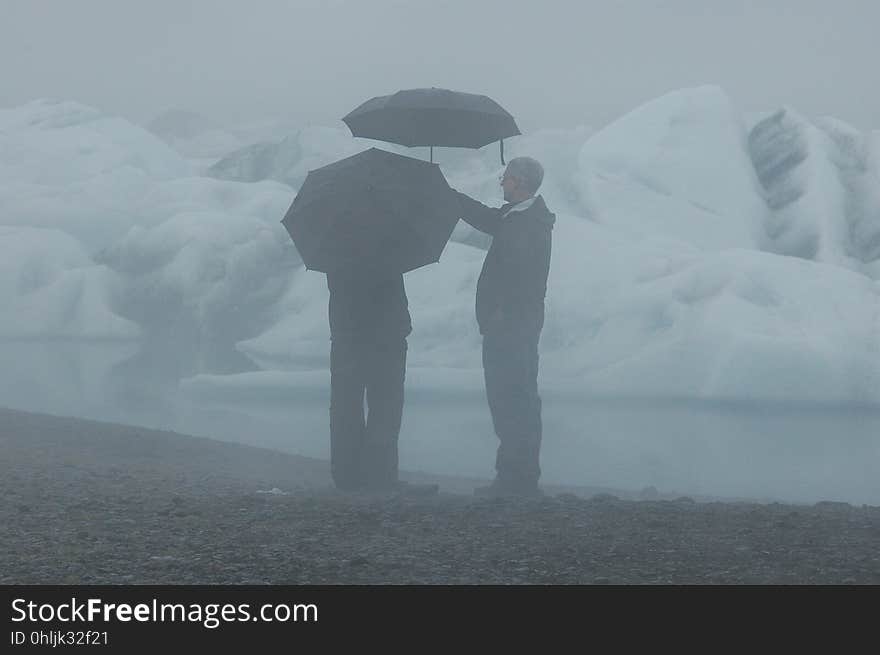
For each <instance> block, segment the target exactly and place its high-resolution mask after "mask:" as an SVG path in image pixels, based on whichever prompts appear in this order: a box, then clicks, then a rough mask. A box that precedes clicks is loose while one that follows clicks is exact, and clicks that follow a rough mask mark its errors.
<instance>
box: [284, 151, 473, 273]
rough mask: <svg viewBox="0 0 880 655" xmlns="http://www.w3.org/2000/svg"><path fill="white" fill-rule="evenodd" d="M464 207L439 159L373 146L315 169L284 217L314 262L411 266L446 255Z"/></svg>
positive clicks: (316, 266) (399, 269) (335, 266)
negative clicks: (434, 161)
mask: <svg viewBox="0 0 880 655" xmlns="http://www.w3.org/2000/svg"><path fill="white" fill-rule="evenodd" d="M458 209H459V208H458V203H457V202H456V200H455V198H454V195H453V194H452V192H451V191H450V188H449V185H448V184H447V182H446V178H444V177H443V173H441V172H440V167H439V166H437V164H432V163H428V162H426V161H422V160H420V159H413V158H412V157H404V156H402V155H397V154H394V153H391V152H387V151H385V150H378V149H376V148H371V149H369V150H365V151H364V152H361V153H359V154H357V155H354V156H352V157H347V158H345V159H341V160H339V161H337V162H334V163H333V164H330V165H328V166H324V167H322V168H318V169H316V170H313V171H309V174H308V175H307V176H306V179H305V181H304V182H303V185H302V187H301V188H300V190H299V193H297V195H296V198H294V200H293V204H292V205H291V206H290V209H288V210H287V214H286V215H285V216H284V219H283V220H282V223H283V224H284V227H285V228H287V231H288V233H289V234H290V236H291V238H292V239H293V242H294V244H295V245H296V248H297V250H298V251H299V254H300V256H301V257H302V260H303V263H305V265H306V268H309V269H312V270H316V271H322V272H325V273H327V272H332V271H336V270H340V269H354V270H363V271H364V272H365V274H366V273H372V272H386V271H390V272H395V273H405V272H406V271H411V270H413V269H415V268H419V267H420V266H424V265H425V264H430V263H433V262H436V261H439V259H440V255H441V254H442V252H443V249H444V247H445V246H446V242H447V241H449V237H450V236H451V235H452V230H453V228H454V227H455V224H456V222H457V221H458Z"/></svg>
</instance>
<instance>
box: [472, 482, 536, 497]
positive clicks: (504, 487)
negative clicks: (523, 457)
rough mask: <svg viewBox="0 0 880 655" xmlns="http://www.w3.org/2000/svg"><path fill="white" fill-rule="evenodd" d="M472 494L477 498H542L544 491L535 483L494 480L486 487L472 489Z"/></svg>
mask: <svg viewBox="0 0 880 655" xmlns="http://www.w3.org/2000/svg"><path fill="white" fill-rule="evenodd" d="M474 495H475V496H477V497H478V498H543V497H544V492H543V491H541V489H540V488H539V487H538V485H537V484H534V485H531V484H529V485H514V484H505V483H503V482H499V481H498V480H495V481H494V482H493V483H492V484H490V485H488V486H486V487H477V488H476V489H474Z"/></svg>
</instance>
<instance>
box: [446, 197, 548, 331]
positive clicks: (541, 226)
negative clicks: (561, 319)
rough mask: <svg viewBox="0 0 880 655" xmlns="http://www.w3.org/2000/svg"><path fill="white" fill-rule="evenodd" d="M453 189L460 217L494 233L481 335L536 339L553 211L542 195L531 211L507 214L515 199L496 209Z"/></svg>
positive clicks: (481, 284)
mask: <svg viewBox="0 0 880 655" xmlns="http://www.w3.org/2000/svg"><path fill="white" fill-rule="evenodd" d="M455 193H456V194H457V195H458V198H459V202H460V205H461V218H462V220H464V221H465V222H467V223H468V224H469V225H472V226H473V227H475V228H477V229H478V230H481V231H483V232H486V233H487V234H491V235H492V245H491V246H489V252H488V253H486V259H485V260H484V261H483V270H482V271H481V272H480V279H479V281H478V282H477V299H476V312H477V323H478V324H479V326H480V334H483V335H503V334H513V335H519V336H525V337H533V338H537V337H538V336H539V335H540V333H541V328H543V326H544V296H545V295H546V294H547V275H548V273H549V271H550V245H551V231H552V230H553V224H554V223H555V222H556V216H555V214H553V213H551V212H550V210H548V209H547V205H546V204H545V203H544V199H543V198H542V197H541V196H537V197H535V200H534V202H533V203H532V205H531V206H530V207H529V208H528V209H525V210H521V211H514V212H509V213H507V212H508V210H510V209H511V208H512V207H514V206H515V204H516V203H507V204H505V205H503V206H502V207H500V208H493V207H488V206H486V205H484V204H483V203H481V202H478V201H476V200H474V199H473V198H470V197H468V196H466V195H464V194H463V193H459V192H457V191H456V192H455ZM505 213H507V215H506V216H505Z"/></svg>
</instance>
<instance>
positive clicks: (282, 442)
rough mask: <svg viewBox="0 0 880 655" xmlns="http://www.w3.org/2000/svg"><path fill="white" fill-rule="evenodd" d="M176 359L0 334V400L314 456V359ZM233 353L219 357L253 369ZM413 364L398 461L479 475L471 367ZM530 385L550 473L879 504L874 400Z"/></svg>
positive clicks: (566, 480)
mask: <svg viewBox="0 0 880 655" xmlns="http://www.w3.org/2000/svg"><path fill="white" fill-rule="evenodd" d="M163 352H164V351H163ZM180 361H181V360H180V358H179V357H175V356H174V355H173V354H170V355H169V354H167V353H166V354H165V355H161V356H160V355H158V354H151V353H150V352H148V351H145V350H144V347H143V345H138V344H131V343H120V344H108V343H89V344H83V343H70V342H33V341H26V342H4V343H0V406H3V407H8V408H14V409H22V410H28V411H37V412H46V413H51V414H56V415H66V416H76V417H81V418H90V419H96V420H105V421H113V422H119V423H128V424H132V425H140V426H143V427H148V428H154V429H163V430H173V431H177V432H181V433H187V434H194V435H200V436H208V437H214V438H216V439H220V440H224V441H234V442H241V443H246V444H250V445H255V446H261V447H266V448H272V449H276V450H282V451H285V452H291V453H296V454H301V455H306V456H310V457H320V458H327V457H328V455H329V437H328V425H327V423H328V409H327V408H328V400H329V395H328V389H327V385H326V379H327V372H326V370H324V369H321V368H316V369H315V370H313V371H303V372H301V374H300V375H299V376H295V377H294V378H293V382H291V378H289V377H285V376H284V374H272V373H268V374H265V373H259V372H252V373H248V374H247V375H245V376H238V377H236V378H231V379H232V380H239V381H240V380H243V379H244V380H245V381H247V378H248V376H250V377H251V379H252V380H254V381H256V383H255V384H250V383H247V382H245V383H238V384H229V385H225V384H223V380H224V378H218V377H207V378H197V379H196V380H195V381H191V380H187V379H186V375H187V372H186V371H185V370H183V369H182V367H181V366H180ZM240 364H241V363H240V362H227V365H228V368H232V369H233V370H235V367H236V366H239V369H238V370H242V368H253V366H250V365H246V366H245V367H241V366H240ZM417 373H418V372H417V371H413V372H412V375H409V374H408V386H407V404H406V407H405V410H404V424H403V428H402V431H401V443H400V457H401V466H402V468H404V469H408V470H412V471H417V470H418V471H425V472H429V473H437V474H449V475H459V476H467V477H479V478H490V477H491V476H492V474H493V464H494V453H495V447H496V440H495V436H494V434H493V432H492V427H491V420H490V418H489V414H488V410H487V408H486V405H485V401H484V398H483V395H482V389H481V387H480V382H481V378H480V375H481V373H480V371H479V370H478V369H474V370H471V371H463V372H461V375H460V376H459V377H460V378H461V379H463V380H464V383H462V384H461V385H460V386H458V387H457V386H456V384H457V383H456V381H455V380H453V381H452V382H451V383H449V384H446V385H444V386H443V387H442V389H440V388H433V387H432V386H431V384H428V383H423V382H422V378H420V376H419V375H418V374H417ZM182 378H184V379H183V380H181V379H182ZM227 379H230V378H227ZM456 379H458V378H456ZM542 396H543V401H544V409H543V418H544V442H543V447H542V457H541V464H542V469H543V478H542V480H543V482H545V483H548V484H550V483H559V484H576V485H586V486H590V487H608V488H615V489H620V490H624V491H639V490H640V489H643V488H645V487H649V486H653V487H655V488H656V489H657V490H659V491H660V493H663V494H681V495H693V496H718V497H725V498H748V499H755V500H764V501H772V500H779V501H794V502H816V501H819V500H836V501H845V502H850V503H853V504H862V503H867V504H872V505H880V407H842V406H824V407H822V406H816V405H800V406H793V405H787V406H783V405H766V404H754V403H753V404H736V403H723V402H712V401H702V400H675V401H669V400H666V401H661V400H657V399H644V398H643V399H637V400H636V399H623V398H595V397H583V396H579V395H578V394H577V393H576V391H573V390H571V389H568V390H564V391H560V390H559V389H554V388H552V386H550V388H549V389H547V388H545V391H544V392H543V393H542Z"/></svg>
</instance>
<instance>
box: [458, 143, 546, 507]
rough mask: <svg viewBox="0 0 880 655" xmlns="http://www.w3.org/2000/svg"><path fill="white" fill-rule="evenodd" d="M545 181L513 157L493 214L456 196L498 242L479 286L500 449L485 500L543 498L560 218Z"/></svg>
mask: <svg viewBox="0 0 880 655" xmlns="http://www.w3.org/2000/svg"><path fill="white" fill-rule="evenodd" d="M543 178H544V171H543V168H542V167H541V164H540V163H538V162H537V161H536V160H534V159H532V158H530V157H517V158H516V159H512V160H511V161H510V163H509V164H508V166H507V169H506V170H505V171H504V174H503V175H502V177H501V180H500V182H501V187H502V189H503V191H504V200H505V204H504V205H503V206H501V207H500V208H493V207H488V206H486V205H484V204H483V203H481V202H478V201H476V200H474V199H472V198H470V197H468V196H466V195H465V194H463V193H459V192H457V191H456V192H455V193H456V194H457V196H458V198H459V203H460V206H461V218H462V219H463V220H464V221H465V222H467V223H468V224H470V225H471V226H473V227H475V228H476V229H478V230H481V231H483V232H486V233H487V234H490V235H491V236H492V243H491V245H490V247H489V251H488V253H487V254H486V258H485V260H484V261H483V269H482V271H481V272H480V277H479V280H478V282H477V293H476V315H477V323H478V325H479V328H480V334H482V336H483V371H484V375H485V384H486V398H487V400H488V403H489V410H490V412H491V414H492V422H493V424H494V427H495V433H496V434H497V435H498V439H499V446H498V452H497V457H496V460H495V470H496V478H495V481H494V482H493V483H492V485H490V486H489V487H487V488H482V489H478V490H477V492H478V493H480V494H481V495H524V496H530V495H538V494H540V489H539V487H538V479H539V478H540V475H541V470H540V466H539V453H540V447H541V398H540V396H539V395H538V341H539V338H540V335H541V329H542V328H543V326H544V297H545V295H546V293H547V276H548V273H549V270H550V250H551V231H552V229H553V224H554V223H555V221H556V217H555V215H554V214H553V213H551V212H550V211H549V210H548V209H547V205H546V204H545V203H544V199H543V198H542V197H541V196H539V195H538V196H536V195H535V194H536V193H537V191H538V188H539V187H540V186H541V182H542V181H543Z"/></svg>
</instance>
